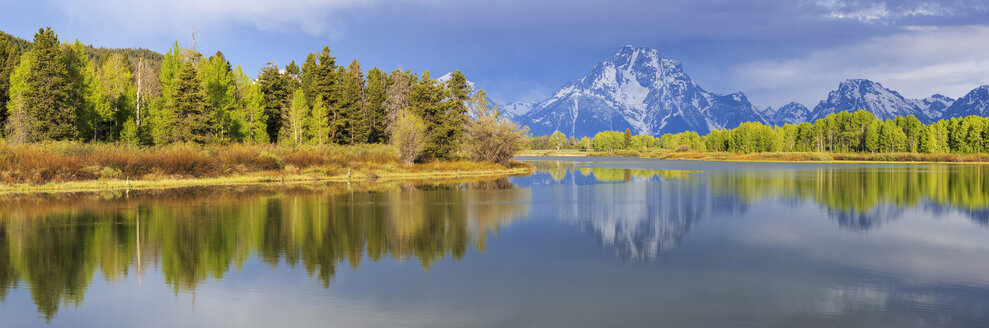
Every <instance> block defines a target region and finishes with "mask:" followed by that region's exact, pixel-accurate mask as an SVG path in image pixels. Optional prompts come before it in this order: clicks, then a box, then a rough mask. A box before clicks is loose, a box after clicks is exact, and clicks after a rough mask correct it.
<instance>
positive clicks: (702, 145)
mask: <svg viewBox="0 0 989 328" xmlns="http://www.w3.org/2000/svg"><path fill="white" fill-rule="evenodd" d="M529 147H530V149H557V150H559V149H580V150H587V151H591V150H594V151H616V150H641V149H662V150H672V151H678V152H686V151H693V152H728V153H739V154H750V153H765V152H816V153H866V154H879V153H919V154H985V153H989V118H985V117H980V116H968V117H958V118H951V119H948V120H940V121H937V122H934V123H932V124H929V125H924V124H923V123H921V122H920V120H918V119H917V118H916V117H914V116H912V115H911V116H905V117H897V118H896V119H892V120H881V119H878V118H876V116H875V115H873V114H872V113H870V112H868V111H864V110H860V111H856V112H854V113H852V112H838V113H834V114H830V115H828V116H826V117H824V118H822V119H818V120H817V121H814V122H813V123H809V122H805V123H800V124H785V125H783V126H769V125H765V124H762V123H759V122H747V123H742V124H741V125H740V126H738V127H736V128H733V129H722V130H714V131H711V133H708V134H707V135H704V136H701V135H699V134H698V133H697V132H692V131H687V132H681V133H676V134H664V135H662V136H660V137H659V138H656V137H653V136H650V135H632V134H631V131H629V130H627V129H626V130H625V131H624V132H621V131H602V132H599V133H597V134H596V135H595V136H594V137H593V138H587V137H584V138H581V139H576V138H572V137H569V138H568V137H567V136H566V135H565V134H563V133H561V132H559V131H557V132H554V133H553V134H552V135H550V136H546V137H535V138H531V139H530V140H529Z"/></svg>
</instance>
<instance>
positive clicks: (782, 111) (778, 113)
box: [763, 102, 810, 125]
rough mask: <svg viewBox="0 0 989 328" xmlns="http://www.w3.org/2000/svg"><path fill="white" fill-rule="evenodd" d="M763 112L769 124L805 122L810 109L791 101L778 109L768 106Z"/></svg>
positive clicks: (808, 116)
mask: <svg viewBox="0 0 989 328" xmlns="http://www.w3.org/2000/svg"><path fill="white" fill-rule="evenodd" d="M763 114H764V115H765V117H766V120H767V121H769V122H768V123H770V124H775V125H783V124H800V123H803V122H807V119H808V118H810V109H808V108H807V106H804V105H802V104H800V103H797V102H791V103H789V104H786V105H783V107H780V108H779V109H773V108H772V107H769V108H767V109H766V110H765V111H764V112H763Z"/></svg>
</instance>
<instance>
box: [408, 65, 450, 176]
mask: <svg viewBox="0 0 989 328" xmlns="http://www.w3.org/2000/svg"><path fill="white" fill-rule="evenodd" d="M447 95H448V93H447V91H446V88H444V85H443V84H441V83H438V82H437V81H436V79H433V78H431V77H430V76H429V71H426V72H425V73H423V74H422V77H421V78H420V79H419V82H418V83H416V84H415V85H413V86H412V90H411V92H409V107H410V108H412V112H413V113H414V114H415V115H416V116H417V117H419V118H421V119H422V121H423V122H425V123H426V136H427V137H426V144H425V146H424V148H423V152H422V157H423V158H426V159H445V158H448V157H449V156H450V155H452V152H453V150H454V149H453V147H452V145H451V144H452V140H450V139H449V135H448V132H449V129H447V123H448V121H447V110H446V109H447V106H448V104H445V103H444V100H446V98H447Z"/></svg>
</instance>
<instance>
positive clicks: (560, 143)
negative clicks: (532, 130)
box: [549, 130, 567, 150]
mask: <svg viewBox="0 0 989 328" xmlns="http://www.w3.org/2000/svg"><path fill="white" fill-rule="evenodd" d="M549 142H550V144H552V145H553V148H556V150H560V148H563V147H564V146H566V144H567V135H565V134H563V132H560V131H559V130H557V131H553V134H550V135H549Z"/></svg>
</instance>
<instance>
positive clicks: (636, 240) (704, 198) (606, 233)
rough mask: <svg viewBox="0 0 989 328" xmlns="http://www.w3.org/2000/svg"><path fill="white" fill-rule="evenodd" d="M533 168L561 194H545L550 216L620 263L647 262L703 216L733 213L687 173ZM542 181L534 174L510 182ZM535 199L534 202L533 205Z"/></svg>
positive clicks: (552, 165)
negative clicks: (575, 229) (548, 196)
mask: <svg viewBox="0 0 989 328" xmlns="http://www.w3.org/2000/svg"><path fill="white" fill-rule="evenodd" d="M536 166H537V167H538V168H539V169H540V170H542V171H546V172H549V176H550V177H552V181H551V182H550V184H556V185H562V186H559V188H565V189H566V190H564V191H555V192H553V193H550V194H551V195H552V197H553V199H551V200H548V203H549V204H551V208H552V212H553V213H556V214H557V215H558V217H559V218H560V219H561V220H564V221H567V222H572V223H573V224H575V225H577V226H579V227H580V228H581V229H582V230H584V231H586V232H587V233H589V234H590V235H591V236H593V238H594V239H595V240H596V241H597V242H598V243H600V244H601V245H603V246H605V247H608V248H610V249H612V250H613V251H614V252H615V254H616V256H618V257H619V258H621V259H623V260H631V261H642V260H652V259H654V258H655V257H656V256H657V255H658V254H659V253H660V252H662V251H666V250H671V249H674V248H676V247H678V246H679V245H680V242H681V241H682V240H683V237H684V235H685V234H686V233H687V232H688V231H689V230H690V228H691V227H692V226H693V225H694V224H696V221H697V220H698V219H700V218H701V217H703V216H705V215H707V213H709V212H716V211H738V210H739V207H738V206H733V205H732V204H738V202H737V201H733V199H730V198H718V199H717V200H716V201H715V200H714V199H712V198H711V197H710V195H711V193H710V190H709V187H708V185H707V184H706V183H705V182H706V180H704V179H701V178H693V177H690V176H691V175H692V174H694V172H692V171H677V170H640V169H613V168H591V167H586V166H581V165H579V164H575V163H572V162H546V163H536ZM688 177H690V178H688ZM546 179H547V177H545V176H540V175H535V176H533V177H526V178H516V179H515V183H517V184H520V185H526V184H528V183H530V182H531V181H529V180H535V181H542V182H545V181H544V180H546ZM536 196H537V199H536V200H534V202H539V200H538V196H539V195H536ZM716 207H717V208H716Z"/></svg>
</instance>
